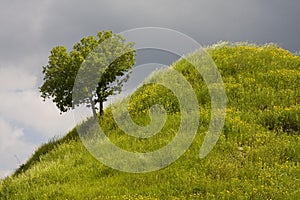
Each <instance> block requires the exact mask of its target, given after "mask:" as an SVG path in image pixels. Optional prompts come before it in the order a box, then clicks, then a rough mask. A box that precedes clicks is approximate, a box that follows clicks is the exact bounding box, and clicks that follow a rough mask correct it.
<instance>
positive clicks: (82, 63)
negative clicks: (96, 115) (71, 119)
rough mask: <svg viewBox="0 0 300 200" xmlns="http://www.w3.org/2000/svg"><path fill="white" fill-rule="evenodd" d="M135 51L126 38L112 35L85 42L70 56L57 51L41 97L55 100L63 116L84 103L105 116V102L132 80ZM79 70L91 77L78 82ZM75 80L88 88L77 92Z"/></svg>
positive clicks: (106, 33)
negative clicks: (97, 105)
mask: <svg viewBox="0 0 300 200" xmlns="http://www.w3.org/2000/svg"><path fill="white" fill-rule="evenodd" d="M132 47H133V44H132V43H128V44H126V42H125V39H124V38H123V37H122V36H120V35H116V34H113V33H112V32H111V31H102V32H99V33H98V35H97V38H96V37H93V36H88V37H86V38H82V39H81V40H80V42H78V43H76V44H75V45H74V46H73V49H72V50H71V51H70V52H69V53H68V52H67V49H66V47H63V46H58V47H54V48H53V49H52V50H51V54H50V56H49V61H48V65H47V66H44V67H43V74H44V75H45V76H44V84H43V85H42V86H41V87H40V92H41V96H42V97H43V98H44V100H45V99H46V98H50V99H52V101H53V102H54V103H55V104H56V106H57V107H58V108H59V110H60V111H61V112H66V111H68V110H69V109H71V108H73V107H74V106H77V105H80V104H82V103H86V104H87V105H88V106H94V105H95V104H97V103H99V109H100V113H102V109H103V102H105V101H106V100H107V97H108V96H110V95H112V94H115V93H116V92H120V90H121V88H122V85H123V83H124V82H125V81H127V80H128V75H129V74H128V71H129V70H130V69H131V67H132V66H133V65H134V63H135V50H134V49H133V48H132ZM79 70H81V71H85V72H86V73H88V74H87V75H86V76H85V77H80V78H84V79H83V80H76V76H77V75H78V72H79ZM91 74H92V75H95V76H96V78H97V80H96V79H95V81H97V82H96V84H94V85H91V84H90V83H89V82H92V83H93V81H92V80H94V79H93V77H91ZM100 74H101V76H100ZM124 75H127V76H124ZM98 79H99V80H98ZM75 80H76V81H77V82H78V81H83V82H84V83H85V85H84V86H85V87H77V88H73V87H74V84H75ZM74 90H75V91H74ZM78 90H79V91H78ZM74 92H75V93H76V95H77V96H76V95H75V97H74V96H73V95H74ZM93 108H94V107H93Z"/></svg>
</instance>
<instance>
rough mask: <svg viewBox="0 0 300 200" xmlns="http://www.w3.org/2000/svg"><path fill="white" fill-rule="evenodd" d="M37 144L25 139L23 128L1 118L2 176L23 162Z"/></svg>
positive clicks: (0, 172)
mask: <svg viewBox="0 0 300 200" xmlns="http://www.w3.org/2000/svg"><path fill="white" fill-rule="evenodd" d="M35 146H36V145H34V144H31V143H29V142H26V141H24V132H23V129H22V128H19V127H15V126H14V125H12V124H10V123H9V122H8V121H6V120H4V119H3V118H0V178H1V177H4V176H6V175H8V174H9V173H10V172H12V170H13V169H16V168H17V167H18V166H19V165H20V163H19V162H21V163H23V162H24V161H25V160H26V159H27V158H28V156H29V155H30V154H31V153H32V152H33V150H34V148H35Z"/></svg>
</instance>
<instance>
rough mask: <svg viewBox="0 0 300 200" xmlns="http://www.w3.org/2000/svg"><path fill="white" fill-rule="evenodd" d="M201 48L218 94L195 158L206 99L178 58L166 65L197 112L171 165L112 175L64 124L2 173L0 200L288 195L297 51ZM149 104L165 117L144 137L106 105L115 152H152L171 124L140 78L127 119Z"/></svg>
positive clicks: (299, 176) (296, 160) (158, 91)
mask: <svg viewBox="0 0 300 200" xmlns="http://www.w3.org/2000/svg"><path fill="white" fill-rule="evenodd" d="M207 51H208V52H209V54H210V55H211V56H212V58H213V60H214V61H215V63H216V65H217V66H218V68H219V70H220V73H221V75H222V78H223V81H224V84H225V89H226V93H227V98H228V99H227V114H226V122H225V126H224V129H223V133H222V135H221V137H220V138H219V140H218V143H217V144H216V146H215V147H214V149H213V150H212V151H211V152H210V153H209V155H208V156H207V157H205V158H204V159H199V157H198V154H199V149H200V146H201V144H202V141H203V138H204V136H205V132H206V131H207V128H208V123H209V119H210V98H209V95H208V91H207V88H206V86H205V84H204V82H203V80H202V78H201V76H200V75H199V74H198V73H196V71H195V69H194V68H193V67H191V66H190V64H189V63H188V62H186V61H185V60H180V61H178V62H176V63H174V64H173V66H172V67H173V68H175V69H177V70H178V71H179V72H181V73H182V74H183V75H184V76H185V77H186V78H187V79H188V80H189V82H190V83H191V85H192V86H193V88H194V89H195V91H196V94H197V97H198V101H199V102H200V113H201V117H200V126H199V129H198V134H197V135H196V138H195V140H194V142H193V144H192V145H191V147H190V148H189V149H188V150H187V152H186V153H185V154H184V155H183V156H181V157H180V158H179V159H178V160H177V161H176V162H174V163H173V164H171V165H170V166H168V167H166V168H164V169H161V170H159V171H155V172H150V173H144V174H131V173H125V172H120V171H117V170H114V169H111V168H109V167H106V166H104V165H103V164H101V163H100V162H99V161H97V160H96V159H95V158H94V157H93V156H92V155H91V154H89V152H88V151H87V150H86V149H85V147H84V146H83V144H82V143H81V140H80V139H79V138H78V136H77V132H76V129H74V130H72V131H70V132H69V133H68V134H67V135H66V136H65V137H64V138H62V139H58V140H53V141H50V142H49V143H48V144H44V145H42V146H41V147H40V148H39V149H38V150H37V151H36V152H35V154H34V155H32V157H31V158H30V159H29V160H28V161H27V162H26V163H25V164H24V165H22V166H21V167H20V168H19V169H18V170H17V171H16V172H15V174H14V175H13V176H11V177H8V178H6V179H5V180H2V181H1V182H0V199H198V198H203V199H298V197H299V196H300V190H299V188H300V90H299V88H300V58H299V57H298V56H295V55H293V54H291V53H289V52H288V51H286V50H284V49H281V48H279V47H277V46H275V45H264V46H257V45H251V44H239V45H232V44H226V45H215V46H213V47H208V48H207ZM191 56H194V57H195V59H197V55H191ZM162 94H163V95H162ZM162 97H163V98H162ZM141 101H143V104H141V103H140V102H141ZM155 103H160V104H162V105H164V106H165V108H166V110H167V112H168V118H167V121H166V125H165V127H164V128H163V129H162V130H161V132H159V133H158V134H157V135H155V136H154V137H152V138H149V139H138V138H134V137H131V136H128V135H126V134H124V133H123V132H122V131H121V130H120V129H119V128H118V127H117V125H116V124H115V122H114V121H113V118H112V115H111V112H110V109H107V110H106V113H105V115H104V116H102V117H101V119H100V121H101V125H102V127H103V129H104V130H106V133H107V135H108V136H109V138H110V139H111V141H113V142H114V143H115V144H117V145H118V146H120V147H122V148H124V149H127V150H130V151H139V152H146V151H150V150H155V149H158V148H160V147H162V146H164V145H166V144H167V143H168V141H170V140H171V139H172V137H174V130H176V129H177V128H178V126H179V120H180V109H179V107H178V101H176V98H175V97H174V95H172V94H171V93H170V91H168V90H166V88H164V87H159V86H157V85H148V86H145V87H143V88H141V89H140V90H138V91H137V93H136V94H135V95H134V96H132V97H131V102H130V105H129V107H130V113H131V114H132V117H133V120H134V121H135V122H136V123H138V124H147V123H149V116H148V115H147V110H148V109H149V107H150V106H151V105H153V104H155ZM81 126H84V125H81Z"/></svg>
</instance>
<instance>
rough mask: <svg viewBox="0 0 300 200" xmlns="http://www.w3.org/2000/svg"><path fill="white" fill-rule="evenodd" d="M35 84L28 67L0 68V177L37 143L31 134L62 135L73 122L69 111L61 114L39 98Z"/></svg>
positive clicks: (34, 78) (30, 152)
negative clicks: (25, 68) (23, 68)
mask: <svg viewBox="0 0 300 200" xmlns="http://www.w3.org/2000/svg"><path fill="white" fill-rule="evenodd" d="M37 87H38V86H37V77H36V76H35V75H33V74H30V71H29V70H27V71H26V70H22V69H20V70H19V69H16V68H0V99H1V101H0V177H3V176H5V175H7V174H8V173H10V172H12V171H13V170H14V169H16V168H17V167H18V165H19V164H20V163H19V161H20V162H21V163H22V164H23V163H24V162H25V161H26V160H27V159H28V157H29V156H30V155H31V154H32V153H33V151H34V149H35V148H36V147H37V146H39V145H40V144H35V143H36V142H32V141H36V139H35V138H33V137H38V138H52V137H53V136H57V135H63V134H65V133H66V132H67V131H68V130H70V129H71V128H73V127H74V125H75V122H74V120H73V116H72V113H71V112H69V113H66V114H63V115H60V114H59V111H58V109H57V108H56V107H55V105H54V104H53V103H52V102H51V101H46V102H43V101H42V98H41V97H40V93H39V91H38V89H37ZM37 134H39V135H37ZM41 142H42V141H40V142H38V143H41ZM44 142H45V141H44Z"/></svg>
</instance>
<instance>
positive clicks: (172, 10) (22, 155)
mask: <svg viewBox="0 0 300 200" xmlns="http://www.w3.org/2000/svg"><path fill="white" fill-rule="evenodd" d="M299 10H300V1H299V0H285V1H281V0H226V1H225V0H189V1H188V0H187V1H182V0H127V1H126V0H95V1H88V0H86V1H79V0H78V1H75V0H57V1H55V0H44V1H41V0H26V1H22V0H20V1H17V0H1V7H0V25H1V28H0V44H1V45H0V101H1V102H0V177H3V176H5V175H7V174H9V173H11V172H12V171H13V170H15V169H16V168H17V167H18V165H19V164H20V163H19V162H21V163H23V162H25V161H26V159H27V158H28V156H30V155H31V154H32V153H33V151H34V150H35V149H36V148H37V147H38V146H39V145H40V144H41V143H44V142H46V141H48V140H49V139H50V138H52V137H54V136H58V135H63V134H64V133H66V131H68V130H70V129H71V128H72V127H73V126H74V120H73V115H72V113H71V112H70V113H67V114H64V115H60V114H59V111H58V110H57V109H56V107H55V106H54V105H53V104H52V102H50V101H47V102H43V101H42V99H41V98H40V94H39V92H38V87H39V86H40V85H41V84H42V73H41V69H42V68H41V66H43V65H46V64H47V61H48V56H49V51H50V50H51V49H52V48H53V47H54V46H57V45H63V46H67V47H68V48H70V47H72V45H73V44H74V43H75V42H77V41H79V40H80V39H81V38H82V37H84V36H88V35H95V34H96V33H97V32H98V31H99V30H113V31H114V32H116V33H118V32H122V31H125V30H127V29H132V28H137V27H145V26H158V27H164V28H170V29H174V30H177V31H180V32H182V33H184V34H187V35H188V36H190V37H192V38H194V39H195V40H196V41H197V42H199V43H200V44H202V45H209V44H213V43H215V42H217V41H220V40H223V41H224V40H225V41H227V40H229V41H250V42H256V43H266V42H275V43H278V44H279V45H280V46H282V47H284V48H286V49H288V50H290V51H292V52H295V51H299V50H300V26H299V25H300V24H299V22H298V21H299V19H300V12H299Z"/></svg>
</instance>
